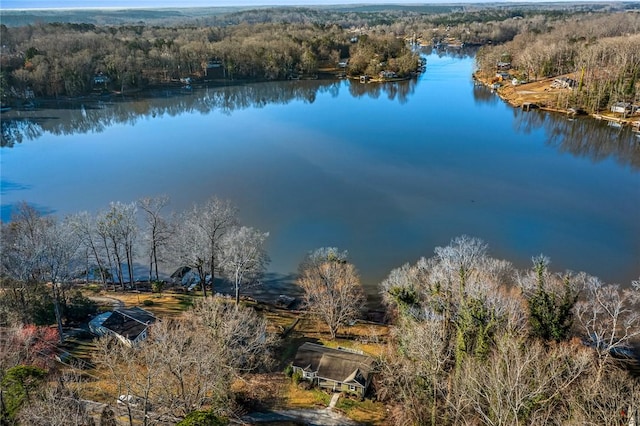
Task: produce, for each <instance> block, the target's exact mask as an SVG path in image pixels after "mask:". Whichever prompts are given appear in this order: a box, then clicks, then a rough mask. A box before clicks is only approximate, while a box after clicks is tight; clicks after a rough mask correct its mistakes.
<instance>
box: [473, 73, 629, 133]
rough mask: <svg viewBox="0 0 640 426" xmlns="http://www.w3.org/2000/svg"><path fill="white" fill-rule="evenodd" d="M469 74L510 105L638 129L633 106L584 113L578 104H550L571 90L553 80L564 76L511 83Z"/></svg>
mask: <svg viewBox="0 0 640 426" xmlns="http://www.w3.org/2000/svg"><path fill="white" fill-rule="evenodd" d="M472 77H473V80H474V82H476V83H479V84H482V85H484V86H486V87H489V88H490V89H491V90H492V92H494V93H496V94H497V95H498V96H499V97H500V99H502V100H503V101H505V102H506V103H507V104H509V105H511V106H512V107H514V108H521V109H522V110H523V111H530V110H532V109H540V110H542V111H549V112H554V113H559V114H564V115H567V116H576V115H588V116H589V117H592V118H594V119H596V120H604V121H607V122H609V123H611V125H613V126H630V127H631V128H632V129H633V131H637V132H640V109H636V110H635V111H633V113H630V114H628V115H627V114H625V113H619V112H612V111H600V112H598V113H587V112H586V111H584V110H582V109H580V108H572V107H567V108H559V107H557V106H552V104H554V103H555V104H556V105H557V101H558V100H559V99H560V98H561V97H563V96H565V95H566V94H567V91H568V90H574V89H572V88H570V87H562V85H560V84H556V83H557V82H558V81H562V80H563V79H565V80H570V78H569V77H567V76H556V77H547V78H543V79H539V80H536V81H531V82H527V83H520V82H518V83H516V84H513V82H512V81H510V80H503V79H501V80H500V81H499V82H498V81H496V77H495V76H488V75H483V74H481V73H479V72H474V73H473V75H472ZM612 109H613V107H612Z"/></svg>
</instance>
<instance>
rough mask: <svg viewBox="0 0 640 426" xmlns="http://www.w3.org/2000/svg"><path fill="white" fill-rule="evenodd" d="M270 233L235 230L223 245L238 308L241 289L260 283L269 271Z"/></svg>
mask: <svg viewBox="0 0 640 426" xmlns="http://www.w3.org/2000/svg"><path fill="white" fill-rule="evenodd" d="M267 237H269V233H268V232H266V233H262V232H260V231H258V230H255V229H253V228H248V227H246V226H242V227H239V228H233V229H232V230H231V231H230V232H229V233H228V234H227V235H226V236H225V239H224V241H223V243H222V259H223V260H222V262H223V268H224V270H225V271H226V273H227V275H228V276H229V278H231V279H232V280H233V284H234V289H235V296H236V306H238V304H239V303H240V289H241V288H242V287H245V286H247V285H252V284H256V283H258V282H259V280H260V278H261V277H262V275H264V272H265V271H266V269H267V264H268V263H269V256H267V252H266V250H265V247H264V245H265V242H266V240H267Z"/></svg>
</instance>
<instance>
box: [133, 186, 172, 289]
mask: <svg viewBox="0 0 640 426" xmlns="http://www.w3.org/2000/svg"><path fill="white" fill-rule="evenodd" d="M168 203H169V197H168V196H166V195H163V196H159V197H155V198H152V197H145V198H141V199H140V200H138V206H139V207H140V209H142V211H144V212H145V220H146V222H147V228H146V230H145V231H146V239H147V242H148V243H149V249H148V250H149V281H150V282H151V281H152V280H154V279H155V280H156V281H157V280H158V279H159V277H158V252H159V251H160V250H161V249H162V248H163V247H164V246H165V245H166V244H167V243H168V241H169V238H170V237H171V235H172V230H171V227H170V226H169V223H168V222H167V221H166V220H165V219H164V218H163V217H162V215H161V210H162V209H163V208H164V207H165V206H166V205H167V204H168ZM154 272H155V276H154V275H153V273H154Z"/></svg>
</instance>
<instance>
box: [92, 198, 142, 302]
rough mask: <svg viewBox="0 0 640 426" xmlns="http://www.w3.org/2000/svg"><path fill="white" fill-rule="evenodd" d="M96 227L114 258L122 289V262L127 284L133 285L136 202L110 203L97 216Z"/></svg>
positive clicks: (136, 231) (136, 228)
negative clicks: (104, 210) (105, 209)
mask: <svg viewBox="0 0 640 426" xmlns="http://www.w3.org/2000/svg"><path fill="white" fill-rule="evenodd" d="M97 228H98V233H99V235H100V236H101V238H102V240H103V242H104V244H105V248H106V250H107V252H110V253H111V254H112V255H113V260H115V268H116V273H117V276H118V282H119V284H120V286H121V287H122V288H123V289H124V271H123V269H122V268H123V264H124V263H126V265H127V272H128V275H129V284H130V285H132V286H133V283H134V277H133V249H134V243H135V240H136V237H137V234H138V223H137V220H136V204H135V203H128V204H124V203H121V202H119V201H116V202H112V203H110V205H109V210H107V211H106V212H103V213H101V214H100V215H99V216H98V220H97ZM108 257H109V258H110V256H108ZM109 263H111V261H110V262H109Z"/></svg>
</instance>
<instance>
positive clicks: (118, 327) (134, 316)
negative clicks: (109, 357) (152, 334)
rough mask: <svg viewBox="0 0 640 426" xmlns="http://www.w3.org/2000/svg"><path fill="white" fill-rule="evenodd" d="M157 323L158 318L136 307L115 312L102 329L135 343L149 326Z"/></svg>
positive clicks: (103, 324)
mask: <svg viewBox="0 0 640 426" xmlns="http://www.w3.org/2000/svg"><path fill="white" fill-rule="evenodd" d="M155 321H156V317H154V316H153V315H152V314H151V313H150V312H148V311H145V310H144V309H142V308H139V307H137V306H136V307H133V308H120V309H116V310H114V311H113V312H112V313H111V315H110V316H109V318H107V319H106V320H105V321H104V322H103V323H102V327H104V328H107V329H109V330H111V331H113V332H114V333H117V334H119V335H120V336H123V337H126V338H127V339H129V340H131V341H134V340H136V339H137V338H138V336H139V335H140V333H142V332H143V331H144V330H146V329H147V327H148V325H149V324H151V323H153V322H155Z"/></svg>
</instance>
